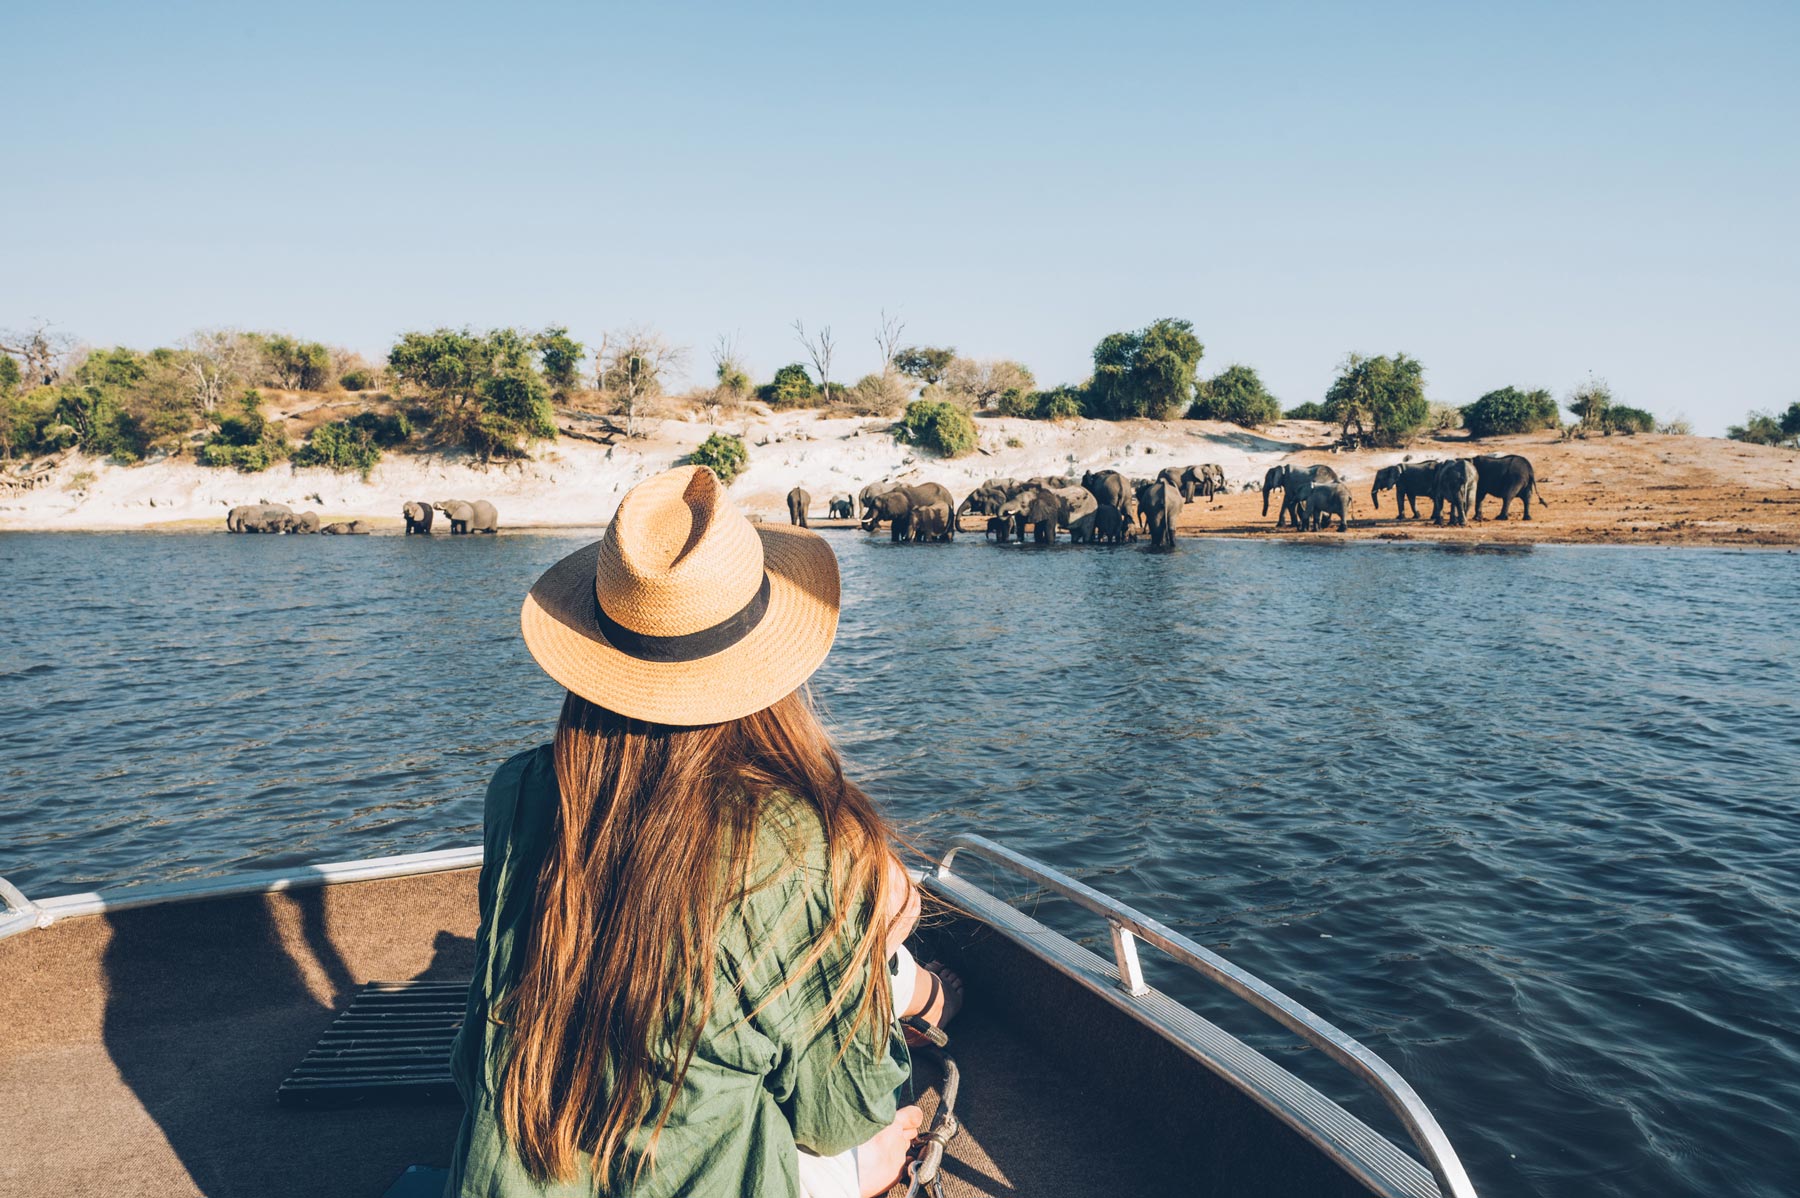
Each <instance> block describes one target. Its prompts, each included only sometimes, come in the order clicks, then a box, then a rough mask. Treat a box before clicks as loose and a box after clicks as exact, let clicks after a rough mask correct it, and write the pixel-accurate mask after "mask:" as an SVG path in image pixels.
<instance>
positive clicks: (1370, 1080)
mask: <svg viewBox="0 0 1800 1198" xmlns="http://www.w3.org/2000/svg"><path fill="white" fill-rule="evenodd" d="M960 852H970V853H974V854H976V855H978V856H980V857H983V858H985V859H987V860H989V861H992V862H994V863H995V864H997V865H1001V866H1004V867H1006V868H1007V869H1009V870H1011V871H1012V872H1014V873H1016V874H1019V875H1020V876H1022V877H1025V878H1028V879H1030V880H1031V881H1033V882H1036V883H1038V884H1040V885H1043V886H1046V887H1048V888H1049V889H1051V890H1054V891H1055V892H1057V893H1058V894H1060V895H1062V896H1063V897H1065V898H1067V899H1069V900H1070V901H1072V902H1074V903H1075V904H1076V905H1078V906H1081V907H1084V908H1086V909H1087V910H1089V911H1091V912H1093V913H1094V914H1095V915H1098V916H1100V917H1101V918H1102V919H1104V920H1106V922H1107V925H1108V927H1109V928H1110V929H1111V931H1112V943H1113V960H1114V962H1115V964H1116V965H1117V967H1118V971H1119V986H1120V988H1121V989H1123V990H1124V991H1125V992H1126V993H1127V994H1130V995H1133V996H1143V995H1145V994H1148V993H1150V987H1149V986H1148V985H1147V984H1146V983H1145V981H1144V971H1143V966H1142V965H1141V964H1140V963H1139V961H1138V952H1137V942H1138V941H1139V940H1143V941H1144V942H1145V943H1147V944H1151V945H1154V946H1155V947H1156V948H1159V949H1161V950H1162V951H1163V952H1164V953H1166V954H1168V955H1169V956H1170V957H1173V958H1174V959H1175V960H1177V961H1179V962H1181V963H1182V964H1183V965H1186V966H1188V967H1189V968H1190V969H1192V970H1194V971H1195V972H1196V973H1198V974H1200V976H1201V977H1204V978H1205V979H1207V980H1208V981H1210V982H1213V983H1215V984H1216V985H1218V986H1220V987H1223V988H1224V989H1225V990H1226V991H1228V992H1230V993H1231V994H1233V995H1236V996H1237V997H1238V998H1240V999H1242V1000H1243V1001H1245V1002H1247V1003H1249V1004H1250V1005H1251V1006H1253V1007H1255V1008H1256V1009H1257V1010H1259V1011H1261V1012H1262V1013H1263V1014H1265V1015H1267V1016H1269V1017H1270V1018H1271V1019H1273V1020H1275V1021H1276V1022H1277V1023H1279V1024H1281V1025H1282V1026H1283V1027H1286V1028H1287V1029H1288V1030H1290V1031H1292V1032H1293V1033H1294V1034H1295V1035H1297V1036H1299V1037H1300V1038H1301V1039H1303V1040H1305V1041H1306V1042H1307V1043H1309V1044H1311V1045H1312V1046H1313V1047H1315V1048H1317V1049H1319V1050H1320V1051H1321V1052H1323V1053H1325V1055H1326V1056H1328V1057H1330V1058H1331V1059H1332V1060H1334V1061H1336V1062H1337V1063H1338V1064H1340V1065H1342V1066H1343V1067H1344V1068H1345V1069H1347V1070H1349V1071H1350V1073H1351V1074H1352V1075H1354V1076H1355V1077H1356V1078H1358V1079H1359V1080H1361V1081H1362V1082H1364V1083H1365V1084H1366V1085H1368V1086H1370V1087H1371V1088H1373V1089H1374V1090H1375V1092H1376V1093H1378V1094H1380V1095H1381V1098H1382V1100H1383V1101H1384V1102H1386V1103H1387V1105H1388V1106H1389V1107H1390V1108H1391V1109H1392V1110H1393V1112H1394V1114H1395V1115H1396V1116H1397V1117H1398V1118H1399V1120H1400V1123H1401V1125H1402V1126H1404V1127H1405V1128H1406V1131H1407V1134H1408V1135H1409V1136H1411V1137H1412V1141H1413V1144H1414V1145H1415V1146H1417V1148H1418V1150H1419V1153H1420V1155H1421V1156H1422V1157H1423V1158H1424V1161H1425V1164H1426V1166H1427V1167H1428V1168H1429V1169H1430V1170H1431V1173H1432V1176H1433V1177H1435V1178H1436V1179H1437V1184H1438V1189H1439V1191H1440V1192H1441V1193H1442V1194H1444V1195H1446V1196H1447V1198H1476V1194H1475V1186H1474V1184H1473V1183H1472V1182H1470V1180H1469V1175H1468V1173H1467V1172H1466V1171H1465V1170H1464V1169H1463V1166H1462V1162H1461V1161H1460V1160H1459V1159H1457V1155H1456V1149H1455V1148H1453V1147H1452V1146H1451V1144H1450V1139H1449V1137H1448V1136H1446V1135H1445V1134H1444V1130H1443V1128H1441V1127H1439V1126H1438V1122H1437V1119H1436V1118H1435V1117H1433V1115H1432V1113H1431V1111H1430V1110H1429V1109H1427V1107H1426V1106H1425V1103H1424V1101H1423V1100H1422V1099H1421V1098H1420V1097H1419V1095H1418V1093H1417V1092H1416V1091H1414V1090H1413V1088H1412V1087H1411V1086H1410V1085H1408V1084H1407V1082H1406V1079H1405V1078H1403V1077H1401V1076H1400V1075H1399V1073H1397V1072H1395V1070H1394V1068H1393V1066H1391V1065H1389V1064H1388V1063H1387V1062H1386V1061H1384V1060H1382V1059H1381V1058H1380V1057H1379V1056H1377V1055H1375V1053H1374V1052H1372V1051H1370V1050H1369V1049H1368V1048H1366V1047H1364V1046H1363V1045H1362V1044H1360V1043H1358V1042H1357V1040H1356V1039H1355V1038H1354V1037H1352V1036H1350V1035H1349V1034H1348V1033H1346V1032H1344V1031H1342V1030H1340V1029H1339V1028H1337V1027H1335V1026H1333V1025H1332V1024H1331V1023H1329V1022H1327V1021H1326V1020H1324V1019H1322V1018H1320V1017H1319V1016H1318V1015H1315V1014H1314V1013H1313V1012H1311V1011H1309V1010H1307V1009H1306V1008H1305V1007H1303V1006H1301V1005H1300V1004H1299V1003H1297V1002H1295V1001H1294V1000H1293V999H1292V998H1289V997H1288V996H1287V995H1285V994H1283V993H1282V992H1281V991H1279V990H1277V989H1275V988H1274V987H1273V986H1271V985H1269V984H1268V983H1267V982H1265V981H1263V980H1262V979H1261V978H1259V977H1257V976H1255V975H1254V974H1251V973H1247V972H1245V971H1244V970H1242V969H1240V968H1238V967H1237V966H1236V965H1233V964H1232V963H1231V962H1230V961H1227V960H1226V959H1225V958H1223V957H1221V956H1219V955H1218V954H1217V953H1215V952H1212V951H1211V950H1210V949H1207V948H1203V947H1202V946H1200V945H1198V944H1196V943H1194V942H1193V941H1192V940H1189V939H1188V938H1187V937H1186V936H1183V935H1182V934H1181V933H1179V932H1176V931H1174V930H1172V929H1170V928H1168V927H1165V926H1164V925H1163V924H1162V923H1160V922H1158V921H1157V920H1154V919H1151V918H1150V917H1149V916H1147V915H1145V914H1143V913H1142V912H1141V911H1138V910H1136V909H1134V908H1132V907H1128V906H1126V905H1125V904H1124V903H1121V902H1119V901H1118V900H1117V899H1114V898H1111V897H1109V896H1108V895H1105V894H1102V893H1101V892H1100V891H1098V890H1095V889H1094V888H1093V887H1091V886H1087V885H1084V884H1083V883H1081V882H1078V881H1076V880H1075V879H1074V878H1071V877H1069V876H1068V875H1067V874H1065V873H1062V872H1060V871H1059V870H1055V869H1052V868H1051V867H1049V866H1047V865H1045V864H1043V863H1042V862H1039V861H1034V860H1032V859H1031V858H1030V857H1026V856H1024V855H1022V854H1020V853H1015V852H1013V851H1012V850H1011V849H1009V848H1006V847H1004V846H1003V845H999V844H996V843H994V842H993V841H991V840H989V839H987V837H985V836H975V835H961V836H955V837H952V838H951V841H950V850H949V851H948V852H947V853H945V854H944V858H943V860H942V861H940V862H939V863H938V870H937V872H938V876H940V877H944V878H958V877H959V876H958V875H957V874H956V873H955V872H954V871H953V870H952V869H951V865H952V864H953V863H954V862H955V860H956V856H957V854H958V853H960ZM959 880H961V879H960V878H959Z"/></svg>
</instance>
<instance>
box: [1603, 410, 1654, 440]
mask: <svg viewBox="0 0 1800 1198" xmlns="http://www.w3.org/2000/svg"><path fill="white" fill-rule="evenodd" d="M1606 431H1607V432H1609V433H1624V434H1625V435H1626V436H1628V437H1629V436H1630V435H1631V434H1633V433H1653V432H1655V431H1656V417H1654V416H1652V415H1651V414H1650V413H1648V412H1646V411H1644V409H1642V408H1631V407H1626V406H1625V405H1624V404H1615V405H1614V406H1612V407H1610V408H1608V409H1607V410H1606Z"/></svg>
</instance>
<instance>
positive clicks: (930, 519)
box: [912, 503, 950, 543]
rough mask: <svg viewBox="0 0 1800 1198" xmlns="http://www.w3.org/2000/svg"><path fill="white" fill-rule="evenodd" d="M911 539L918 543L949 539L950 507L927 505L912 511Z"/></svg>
mask: <svg viewBox="0 0 1800 1198" xmlns="http://www.w3.org/2000/svg"><path fill="white" fill-rule="evenodd" d="M912 539H913V541H914V542H915V543H917V542H919V541H947V540H949V539H950V505H949V504H947V503H927V504H925V505H923V506H921V507H916V508H914V509H913V513H912Z"/></svg>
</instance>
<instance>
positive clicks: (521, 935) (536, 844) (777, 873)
mask: <svg viewBox="0 0 1800 1198" xmlns="http://www.w3.org/2000/svg"><path fill="white" fill-rule="evenodd" d="M556 807H557V790H556V770H555V767H554V766H553V765H552V762H551V755H550V748H549V746H548V745H546V746H542V747H540V748H537V749H533V750H530V751H528V752H525V753H521V754H519V755H518V756H517V757H514V758H512V759H511V760H510V761H508V762H507V763H506V764H505V765H503V766H501V767H500V770H499V772H498V773H496V774H495V775H494V780H493V782H491V783H490V784H489V785H488V792H487V806H486V812H485V822H486V836H485V840H486V859H485V861H484V863H483V865H482V867H481V928H480V931H479V932H478V933H477V934H476V939H475V978H474V981H473V983H472V984H471V985H470V987H469V1004H468V1011H467V1013H466V1015H465V1016H464V1019H463V1026H462V1031H461V1032H460V1033H458V1035H457V1037H456V1044H455V1048H454V1050H453V1053H452V1058H451V1069H452V1072H453V1073H454V1074H455V1076H456V1084H457V1087H458V1088H459V1089H460V1090H461V1091H462V1095H463V1101H464V1102H465V1104H466V1107H467V1109H466V1111H465V1113H464V1115H463V1122H462V1130H461V1132H460V1133H459V1134H458V1136H457V1142H456V1151H455V1154H454V1156H453V1157H452V1160H451V1165H450V1182H449V1185H448V1187H447V1188H446V1190H445V1193H446V1194H447V1195H452V1196H461V1198H477V1196H479V1198H515V1196H517V1195H567V1196H569V1198H591V1196H592V1195H593V1194H594V1188H593V1184H592V1181H591V1179H590V1176H589V1174H588V1172H587V1170H586V1169H585V1168H584V1169H583V1170H582V1171H581V1174H580V1175H579V1176H577V1177H575V1178H573V1179H572V1180H570V1181H567V1182H561V1183H557V1182H551V1183H548V1184H544V1183H540V1182H538V1181H536V1180H534V1179H533V1178H532V1177H531V1175H530V1174H529V1173H527V1172H526V1171H525V1168H524V1166H523V1165H522V1164H521V1163H520V1161H519V1158H518V1156H517V1154H516V1153H514V1152H513V1151H512V1149H511V1147H510V1146H509V1145H508V1144H507V1142H506V1138H505V1136H504V1134H503V1133H502V1132H501V1129H500V1125H499V1122H498V1120H497V1119H496V1117H495V1108H494V1102H495V1092H496V1089H497V1088H498V1085H499V1079H500V1071H501V1066H502V1063H503V1062H504V1060H505V1053H506V1029H505V1028H504V1027H502V1026H501V1025H499V1024H497V1023H495V1022H494V1021H493V1020H492V1019H490V1018H489V1013H490V1011H491V1010H492V1009H493V1007H494V1006H495V1004H496V1003H497V1002H498V1001H499V1000H500V999H501V998H502V997H503V996H504V995H505V994H506V993H507V991H508V990H509V989H510V988H511V986H512V985H513V983H514V981H515V980H516V977H517V970H518V968H519V967H520V965H521V964H522V960H523V956H524V953H525V948H526V945H527V943H528V941H529V934H530V926H529V925H530V920H531V913H532V895H533V890H534V889H535V886H536V883H537V876H538V866H539V864H540V862H541V861H542V860H543V856H544V853H545V851H546V850H547V849H548V847H549V844H550V839H551V836H552V834H553V832H554V828H555V816H556ZM763 825H764V826H763V827H762V828H760V829H759V830H758V834H757V843H756V848H755V853H754V859H753V867H752V872H751V877H752V878H768V879H770V881H769V882H768V884H767V885H760V886H752V888H751V889H750V892H749V893H748V894H746V895H744V896H742V897H741V898H739V899H738V900H737V901H736V902H735V903H734V904H733V905H732V907H731V909H730V911H729V912H728V914H727V917H726V919H725V922H724V925H723V926H722V927H721V928H720V930H719V934H718V958H717V959H718V966H717V969H716V970H715V972H714V983H713V984H714V989H713V995H714V998H713V1009H712V1014H711V1016H710V1017H709V1018H708V1020H707V1023H706V1026H705V1028H704V1029H703V1030H702V1033H701V1036H700V1041H699V1045H698V1047H697V1049H696V1050H695V1052H694V1056H693V1061H692V1063H691V1064H690V1065H689V1066H688V1071H687V1076H686V1077H685V1078H684V1079H683V1081H682V1084H681V1089H680V1091H679V1092H678V1093H677V1094H676V1095H675V1097H674V1100H673V1107H672V1110H671V1112H670V1116H669V1120H668V1123H667V1124H666V1125H665V1126H664V1127H663V1131H662V1135H661V1138H660V1139H659V1140H658V1141H657V1144H656V1154H655V1160H654V1162H653V1165H652V1166H651V1168H650V1169H647V1170H646V1171H645V1173H644V1175H643V1177H642V1178H641V1179H640V1180H639V1181H638V1182H637V1183H636V1184H635V1185H632V1186H631V1187H630V1188H629V1190H626V1191H619V1192H620V1193H629V1194H630V1195H631V1196H632V1198H660V1196H662V1195H671V1196H673V1195H680V1196H681V1198H714V1196H716V1198H738V1196H739V1195H767V1196H771V1198H774V1196H780V1198H788V1196H790V1195H797V1194H798V1193H799V1180H798V1176H797V1172H796V1161H797V1157H796V1153H795V1148H796V1146H799V1147H802V1148H805V1149H807V1150H809V1151H811V1152H813V1153H816V1154H818V1155H820V1156H832V1155H835V1154H837V1153H840V1152H843V1151H845V1150H846V1149H849V1148H853V1147H855V1146H856V1145H858V1144H861V1143H863V1142H864V1141H866V1140H868V1139H869V1138H870V1137H872V1136H873V1135H875V1133H877V1132H879V1131H880V1130H881V1129H882V1128H884V1127H886V1126H887V1125H888V1124H889V1123H890V1122H891V1121H892V1120H893V1118H894V1092H895V1090H896V1089H897V1088H898V1087H899V1086H900V1084H901V1083H902V1082H903V1081H904V1080H905V1079H906V1076H907V1072H908V1068H909V1066H908V1061H907V1054H906V1043H905V1040H904V1038H903V1037H902V1036H901V1034H900V1031H899V1028H898V1025H895V1026H894V1027H893V1028H891V1029H890V1031H889V1035H888V1037H887V1040H886V1043H885V1044H883V1045H882V1046H881V1047H880V1050H879V1051H875V1050H873V1049H872V1046H871V1044H870V1037H869V1035H868V1033H867V1031H866V1030H865V1031H864V1032H863V1033H862V1034H861V1035H858V1036H856V1037H854V1038H853V1039H851V1040H850V1047H849V1049H848V1050H847V1051H844V1052H843V1055H842V1056H841V1057H840V1055H839V1052H840V1049H841V1048H842V1047H843V1045H844V1043H845V1041H846V1039H847V1038H849V1029H850V1025H851V1022H852V1020H853V1018H854V1012H855V1010H856V1009H857V1006H858V1005H859V1001H860V998H861V993H860V992H854V993H853V994H852V997H851V1001H850V1002H848V1003H847V1004H845V1007H844V1008H843V1009H842V1010H840V1012H839V1014H838V1015H836V1016H835V1017H834V1018H833V1019H832V1020H831V1021H830V1022H828V1023H826V1024H825V1025H824V1027H823V1028H822V1029H819V1030H816V1031H815V1030H814V1029H815V1028H816V1027H817V1024H818V1022H819V1018H818V1016H819V1012H820V1010H821V1009H822V1008H823V1006H824V1005H825V1004H824V1001H823V996H824V995H826V994H828V993H829V986H830V980H831V979H832V978H835V977H841V976H842V970H843V969H844V968H845V967H846V965H847V957H848V951H847V950H848V948H849V945H850V943H851V940H850V938H849V937H841V938H840V939H839V942H838V943H839V945H841V946H842V947H843V949H844V951H836V950H835V948H834V951H831V952H827V953H826V954H825V957H824V959H823V960H822V961H821V962H820V963H819V964H818V965H817V966H815V967H814V968H813V969H811V970H810V971H808V975H807V976H805V977H802V978H800V979H798V981H796V983H795V984H794V985H792V986H790V987H789V988H788V989H787V990H786V991H785V992H783V993H781V994H780V995H778V996H777V997H775V998H774V999H772V1000H770V1001H768V1002H767V1005H766V1006H763V1009H762V1010H760V1011H756V1008H757V1007H758V1006H762V1005H763V1004H764V1001H765V1000H766V999H768V997H769V995H771V994H773V993H774V992H775V990H776V989H777V988H778V987H780V985H781V984H782V982H783V981H784V980H785V979H786V978H787V977H788V976H789V975H790V972H791V971H792V970H794V969H796V968H797V967H798V966H799V964H800V963H801V962H802V961H803V960H804V958H805V955H806V950H807V948H808V947H809V946H810V945H811V944H813V943H814V942H815V941H816V939H817V937H818V935H819V934H820V932H821V931H822V930H823V929H824V928H825V927H827V926H828V925H829V923H830V920H831V916H832V899H831V892H830V887H829V885H828V877H827V873H826V865H825V862H826V856H825V837H824V831H823V829H822V828H821V826H820V823H819V819H818V815H817V813H816V812H815V811H814V810H813V808H812V807H811V806H810V805H809V804H806V803H802V802H798V801H795V800H793V799H788V798H785V797H783V796H775V798H774V800H773V801H771V802H770V803H768V804H765V815H764V817H763ZM871 980H872V981H875V982H877V983H878V984H883V985H885V984H886V983H887V978H886V976H885V975H883V974H878V975H877V976H876V978H874V979H871ZM740 983H741V986H742V988H741V990H740V989H739V985H740ZM865 984H867V983H865ZM752 1011H756V1013H755V1014H751V1012H752ZM641 1144H642V1140H641V1138H640V1139H639V1140H637V1141H636V1142H635V1144H634V1148H633V1155H631V1156H629V1157H628V1159H627V1160H626V1162H625V1165H626V1168H625V1170H624V1172H623V1174H622V1176H625V1177H630V1176H631V1175H632V1171H633V1170H634V1169H635V1167H636V1165H637V1157H636V1155H635V1151H636V1148H637V1147H639V1146H641Z"/></svg>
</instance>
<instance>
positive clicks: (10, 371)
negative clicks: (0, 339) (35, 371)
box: [0, 354, 25, 398]
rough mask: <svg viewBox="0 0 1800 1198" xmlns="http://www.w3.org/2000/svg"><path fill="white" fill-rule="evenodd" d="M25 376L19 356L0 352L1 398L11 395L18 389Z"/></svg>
mask: <svg viewBox="0 0 1800 1198" xmlns="http://www.w3.org/2000/svg"><path fill="white" fill-rule="evenodd" d="M24 377H25V375H24V372H23V371H21V370H20V369H19V360H18V359H17V358H15V357H13V356H12V355H11V354H0V398H6V397H9V396H11V395H12V394H13V393H14V392H15V391H17V390H18V389H19V384H20V382H21V381H22V380H23V379H24Z"/></svg>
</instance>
